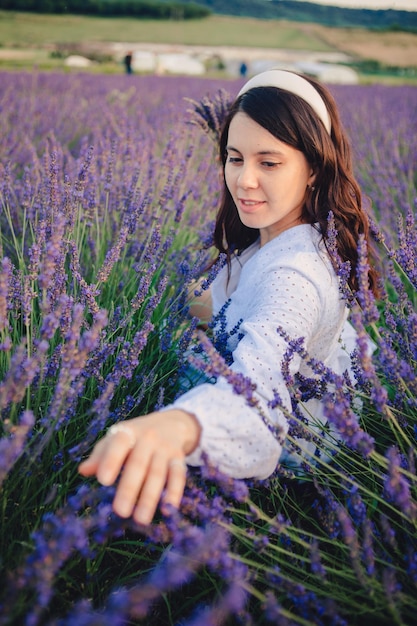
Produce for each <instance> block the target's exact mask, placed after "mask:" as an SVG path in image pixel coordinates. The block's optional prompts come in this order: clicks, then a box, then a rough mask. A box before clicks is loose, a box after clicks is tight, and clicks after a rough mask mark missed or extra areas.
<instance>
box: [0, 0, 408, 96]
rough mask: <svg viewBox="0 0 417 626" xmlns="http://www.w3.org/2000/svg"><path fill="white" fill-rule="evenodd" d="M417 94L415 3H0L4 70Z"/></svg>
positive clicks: (405, 0) (373, 0) (0, 50)
mask: <svg viewBox="0 0 417 626" xmlns="http://www.w3.org/2000/svg"><path fill="white" fill-rule="evenodd" d="M277 65H279V66H280V67H284V68H285V67H286V68H288V69H296V70H299V71H301V72H304V73H307V74H311V75H314V76H316V77H318V78H319V79H320V80H323V81H325V82H329V83H345V84H352V83H373V82H384V83H389V84H404V83H411V84H414V83H415V84H417V0H397V1H395V0H340V1H338V0H316V1H315V2H301V1H299V0H234V1H233V2H224V1H222V0H197V1H193V2H191V1H188V0H182V1H181V2H170V1H169V0H159V1H158V0H153V1H152V0H147V1H146V2H144V1H142V0H82V1H81V0H66V1H64V0H56V1H54V0H39V1H35V0H17V1H14V2H12V1H10V0H9V1H8V0H1V1H0V69H2V70H19V69H22V70H28V69H29V70H31V69H37V70H45V71H48V70H59V71H63V72H74V71H76V72H79V71H83V72H95V73H123V72H127V73H132V74H133V73H136V74H159V75H161V74H173V75H196V76H207V77H219V78H227V77H231V78H236V77H238V76H239V75H241V76H244V75H250V74H254V73H257V72H259V71H262V70H263V69H267V68H269V67H274V66H277Z"/></svg>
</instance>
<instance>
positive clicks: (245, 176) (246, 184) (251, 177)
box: [238, 163, 258, 189]
mask: <svg viewBox="0 0 417 626" xmlns="http://www.w3.org/2000/svg"><path fill="white" fill-rule="evenodd" d="M238 185H239V186H240V187H242V188H243V189H249V188H255V187H257V186H258V178H257V176H256V171H255V168H254V167H253V166H251V165H249V164H247V163H244V164H243V165H242V166H241V168H240V172H239V177H238Z"/></svg>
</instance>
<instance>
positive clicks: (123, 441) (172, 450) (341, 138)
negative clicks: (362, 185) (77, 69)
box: [80, 70, 375, 524]
mask: <svg viewBox="0 0 417 626" xmlns="http://www.w3.org/2000/svg"><path fill="white" fill-rule="evenodd" d="M220 156H221V159H222V162H223V166H224V182H225V184H224V193H223V199H222V203H221V206H220V209H219V212H218V216H217V221H216V228H215V245H216V247H217V249H218V250H219V252H221V253H225V254H226V256H227V260H228V263H227V265H226V266H225V267H224V268H223V269H222V270H221V271H220V273H219V275H218V276H217V278H216V279H215V281H214V283H213V285H212V289H211V294H205V302H204V306H205V307H208V309H209V311H210V315H211V313H213V314H215V315H217V314H218V313H219V311H223V312H224V318H225V319H224V323H223V326H222V328H223V329H224V328H226V330H227V331H228V332H229V338H228V345H227V348H228V350H229V353H230V354H231V366H230V369H231V370H232V372H236V373H238V374H240V375H243V376H244V377H246V378H249V379H250V380H251V382H252V383H253V384H254V385H255V386H256V387H254V391H253V398H254V401H252V402H248V401H247V399H246V398H245V396H244V395H243V394H241V395H239V394H236V393H235V392H234V390H233V387H232V386H231V385H230V384H229V382H228V381H227V380H226V379H225V378H224V377H222V376H220V377H218V378H217V380H215V381H214V382H207V383H203V384H201V385H198V386H196V387H194V388H192V389H191V390H189V391H187V392H186V393H184V394H183V395H182V396H181V397H180V398H179V399H178V400H176V401H175V402H174V404H173V405H171V406H169V407H166V408H165V409H164V410H163V411H159V412H155V413H151V414H150V415H147V416H144V417H139V418H134V419H131V420H128V421H125V422H123V423H122V424H117V425H115V426H113V427H112V428H110V430H109V432H108V435H107V436H106V437H105V438H104V439H102V440H101V441H99V442H98V443H97V445H96V446H95V448H94V450H93V452H92V454H91V456H90V457H89V458H88V459H87V460H86V461H84V462H83V463H82V464H81V465H80V472H81V473H82V474H83V475H84V476H91V475H96V476H97V479H98V480H99V481H100V482H101V483H102V484H104V485H110V484H112V483H113V482H114V481H115V480H116V479H117V477H118V476H119V474H120V472H121V469H122V468H123V471H122V472H121V477H120V481H119V483H118V487H117V490H116V495H115V499H114V504H113V507H114V510H115V512H116V513H118V514H119V515H120V516H122V517H128V516H130V515H132V514H133V517H134V519H135V520H136V521H137V522H139V523H144V524H147V523H149V522H150V521H151V520H152V517H153V515H154V513H155V510H156V507H157V506H158V503H159V501H160V499H161V494H162V493H163V492H164V494H165V495H164V499H163V503H162V506H163V505H164V503H169V504H171V505H173V506H175V507H177V506H178V505H179V503H180V501H181V497H182V494H183V490H184V485H185V478H186V463H187V464H188V465H201V464H202V463H203V462H204V459H205V455H207V457H208V459H209V460H210V462H211V463H213V464H215V465H216V466H217V467H219V469H220V470H222V471H224V472H226V473H228V474H229V475H231V476H233V477H234V478H249V477H253V478H266V477H267V476H269V475H270V474H271V473H272V472H273V471H274V469H275V468H276V466H277V464H278V462H279V461H280V459H281V458H282V457H283V455H285V446H284V442H285V435H286V432H287V430H288V421H287V418H286V415H285V413H286V411H285V410H282V407H285V408H286V409H287V410H288V411H290V410H291V400H290V396H289V392H288V389H287V387H286V384H285V380H284V376H283V373H282V368H281V363H282V361H283V357H284V354H285V352H286V350H287V348H288V343H287V341H286V339H284V336H287V337H288V336H289V337H290V338H291V339H299V338H303V342H304V343H303V345H304V347H305V348H306V350H307V351H308V353H309V355H310V356H311V357H314V358H315V359H317V360H319V361H322V362H324V363H325V364H326V365H329V366H332V367H333V366H335V365H336V364H337V362H338V360H339V359H340V354H341V348H340V337H341V334H342V331H343V328H344V326H345V323H346V318H347V309H346V300H345V299H344V298H343V296H342V294H341V291H340V285H339V279H338V277H337V274H336V272H335V269H334V261H332V259H331V256H330V254H329V252H328V250H327V247H326V243H327V231H328V223H329V214H330V212H332V215H333V216H334V222H335V225H336V228H337V232H338V236H337V253H338V256H339V258H340V259H341V261H342V262H347V261H348V262H349V263H350V269H351V271H350V276H349V280H348V283H349V287H350V288H351V289H352V291H353V292H354V291H355V288H356V287H357V284H356V277H355V268H356V264H357V244H358V239H359V235H360V234H361V233H362V234H364V236H365V237H366V238H367V237H368V221H367V218H366V215H365V213H364V212H363V210H362V208H361V196H360V191H359V188H358V185H357V183H356V181H355V179H354V176H353V173H352V164H351V158H350V150H349V146H348V142H347V140H346V137H345V134H344V132H343V129H342V127H341V124H340V120H339V115H338V112H337V108H336V105H335V103H334V100H333V98H332V97H331V95H330V94H329V93H328V91H327V90H326V89H325V88H324V87H323V86H321V85H320V84H318V83H317V82H316V81H313V80H312V79H306V78H303V77H301V76H299V75H298V74H295V73H292V72H288V71H283V70H270V71H267V72H264V73H262V74H260V75H258V76H255V77H254V78H252V79H250V80H249V81H248V82H247V83H246V85H245V86H244V87H243V88H242V90H241V91H240V93H239V94H238V97H237V99H236V101H235V102H234V104H233V106H232V108H231V111H230V114H229V116H228V118H227V119H226V122H225V125H224V128H223V131H222V135H221V138H220ZM369 281H370V286H371V288H375V276H374V273H373V271H370V273H369ZM209 317H210V316H209ZM203 321H204V320H203ZM278 330H279V332H278ZM290 369H291V371H290V373H291V374H292V375H294V374H295V373H297V372H298V373H300V374H302V375H307V376H308V375H311V372H309V370H308V368H307V366H306V364H305V363H304V362H303V360H302V359H301V358H300V357H299V356H297V355H295V356H294V358H293V359H292V360H291V364H290ZM277 397H279V402H276V401H275V402H274V398H275V399H276V398H277ZM255 405H256V406H255ZM280 407H281V408H280ZM261 416H262V417H261ZM164 490H165V491H164Z"/></svg>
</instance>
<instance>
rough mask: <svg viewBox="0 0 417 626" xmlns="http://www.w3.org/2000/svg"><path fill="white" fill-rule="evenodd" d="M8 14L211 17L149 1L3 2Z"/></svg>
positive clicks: (200, 10)
mask: <svg viewBox="0 0 417 626" xmlns="http://www.w3.org/2000/svg"><path fill="white" fill-rule="evenodd" d="M0 9H3V10H5V11H28V12H34V13H75V14H80V15H101V16H112V17H114V16H129V17H138V18H142V19H145V18H146V19H160V20H166V19H198V18H203V17H207V16H208V15H210V10H209V9H208V8H205V7H202V6H200V5H198V4H195V3H194V2H192V3H189V4H184V3H182V2H169V3H158V2H152V1H146V0H17V1H13V0H0Z"/></svg>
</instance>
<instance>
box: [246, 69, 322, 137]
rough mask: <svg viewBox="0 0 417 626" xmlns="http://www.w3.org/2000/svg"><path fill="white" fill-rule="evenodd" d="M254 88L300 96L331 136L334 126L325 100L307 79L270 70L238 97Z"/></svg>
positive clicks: (253, 80)
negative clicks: (265, 88) (280, 90)
mask: <svg viewBox="0 0 417 626" xmlns="http://www.w3.org/2000/svg"><path fill="white" fill-rule="evenodd" d="M254 87H278V88H279V89H284V90H285V91H289V92H290V93H293V94H295V95H296V96H299V97H300V98H302V99H303V100H305V102H308V104H309V105H310V106H311V108H312V109H313V111H315V112H316V114H317V115H318V116H319V118H320V119H321V121H322V122H323V124H324V126H325V128H326V130H327V132H328V133H329V135H330V132H331V129H332V124H331V121H330V115H329V112H328V110H327V107H326V105H325V104H324V100H323V98H322V97H321V95H320V94H319V92H318V91H317V90H316V89H315V88H314V87H313V85H312V84H311V83H309V82H308V80H306V79H305V78H302V77H301V76H299V75H298V74H294V73H293V72H290V71H287V70H278V69H277V70H268V71H266V72H262V73H261V74H257V75H256V76H253V78H251V79H250V80H248V82H247V83H246V84H245V85H243V87H242V89H241V90H240V91H239V93H238V97H239V96H241V95H242V94H244V93H246V92H247V91H249V89H253V88H254Z"/></svg>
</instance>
